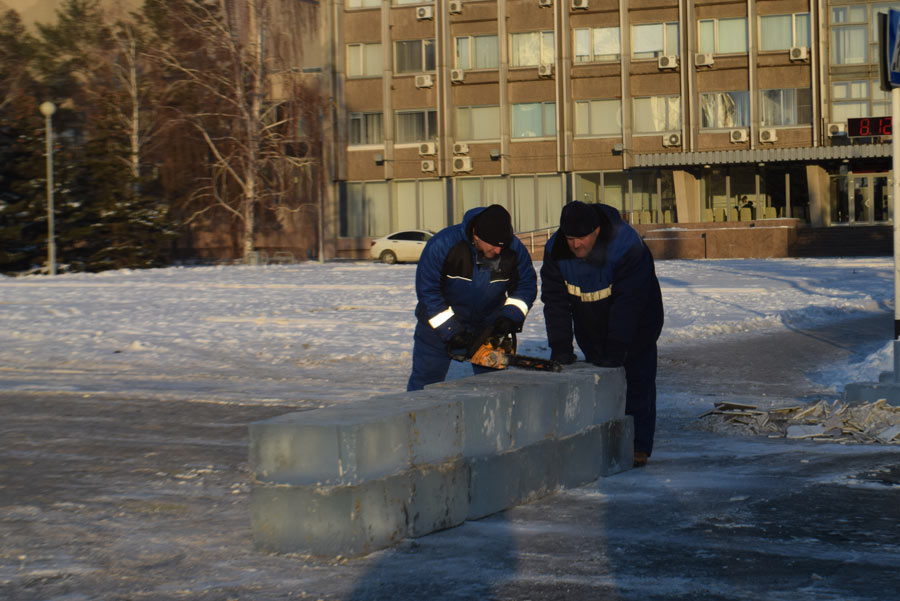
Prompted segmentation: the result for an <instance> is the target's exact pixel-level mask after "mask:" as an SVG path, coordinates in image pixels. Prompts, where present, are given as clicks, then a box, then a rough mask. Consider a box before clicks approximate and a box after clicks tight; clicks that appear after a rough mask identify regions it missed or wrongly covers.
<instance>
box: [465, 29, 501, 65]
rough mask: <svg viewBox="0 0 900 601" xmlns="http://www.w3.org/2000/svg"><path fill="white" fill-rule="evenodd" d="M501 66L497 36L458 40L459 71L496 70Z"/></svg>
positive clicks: (469, 37) (471, 37)
mask: <svg viewBox="0 0 900 601" xmlns="http://www.w3.org/2000/svg"><path fill="white" fill-rule="evenodd" d="M499 66H500V47H499V46H498V45H497V36H495V35H474V36H469V35H467V36H460V37H458V38H456V68H457V69H496V68H497V67H499Z"/></svg>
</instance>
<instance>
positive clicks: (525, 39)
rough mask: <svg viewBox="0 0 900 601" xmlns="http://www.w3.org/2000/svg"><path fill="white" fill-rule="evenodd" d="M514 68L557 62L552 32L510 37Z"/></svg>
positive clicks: (535, 32) (510, 51) (511, 64)
mask: <svg viewBox="0 0 900 601" xmlns="http://www.w3.org/2000/svg"><path fill="white" fill-rule="evenodd" d="M509 46H510V48H509V57H510V58H509V63H510V66H512V67H536V66H538V65H542V64H547V63H552V62H554V61H555V60H556V50H555V45H554V43H553V32H552V31H529V32H525V33H514V34H511V35H510V36H509Z"/></svg>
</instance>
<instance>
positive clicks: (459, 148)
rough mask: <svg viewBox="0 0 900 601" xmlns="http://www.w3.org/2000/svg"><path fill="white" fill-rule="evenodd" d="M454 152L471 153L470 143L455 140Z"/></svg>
mask: <svg viewBox="0 0 900 601" xmlns="http://www.w3.org/2000/svg"><path fill="white" fill-rule="evenodd" d="M453 154H469V145H468V144H466V143H465V142H455V143H454V144H453Z"/></svg>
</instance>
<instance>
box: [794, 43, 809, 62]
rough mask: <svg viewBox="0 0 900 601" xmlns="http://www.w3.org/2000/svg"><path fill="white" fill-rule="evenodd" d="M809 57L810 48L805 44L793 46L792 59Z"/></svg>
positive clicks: (798, 59) (803, 59) (806, 58)
mask: <svg viewBox="0 0 900 601" xmlns="http://www.w3.org/2000/svg"><path fill="white" fill-rule="evenodd" d="M808 59H809V48H806V47H805V46H794V47H793V48H791V60H792V61H805V60H808Z"/></svg>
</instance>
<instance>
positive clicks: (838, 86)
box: [831, 80, 869, 121]
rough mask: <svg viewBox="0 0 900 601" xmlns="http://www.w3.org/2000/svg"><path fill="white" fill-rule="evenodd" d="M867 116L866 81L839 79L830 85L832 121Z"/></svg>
mask: <svg viewBox="0 0 900 601" xmlns="http://www.w3.org/2000/svg"><path fill="white" fill-rule="evenodd" d="M868 116H869V82H868V81H865V80H863V81H841V82H835V83H833V84H832V85H831V118H832V119H833V120H834V121H847V119H850V118H856V117H868Z"/></svg>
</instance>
